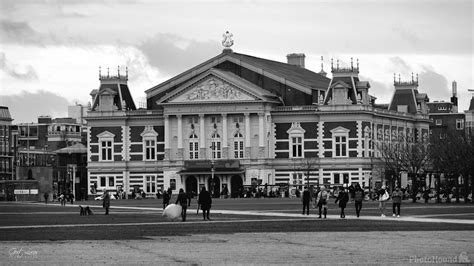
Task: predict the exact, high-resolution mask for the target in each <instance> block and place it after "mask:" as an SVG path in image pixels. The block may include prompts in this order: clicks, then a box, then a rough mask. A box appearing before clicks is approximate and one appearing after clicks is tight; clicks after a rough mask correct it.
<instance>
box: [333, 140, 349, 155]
mask: <svg viewBox="0 0 474 266" xmlns="http://www.w3.org/2000/svg"><path fill="white" fill-rule="evenodd" d="M334 148H335V153H334V154H335V156H334V157H347V138H346V137H345V136H336V137H335V144H334Z"/></svg>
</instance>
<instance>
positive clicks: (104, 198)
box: [102, 190, 110, 215]
mask: <svg viewBox="0 0 474 266" xmlns="http://www.w3.org/2000/svg"><path fill="white" fill-rule="evenodd" d="M102 207H104V208H105V215H109V208H110V195H109V192H108V191H107V190H106V191H105V192H104V195H103V196H102Z"/></svg>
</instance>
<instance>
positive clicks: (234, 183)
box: [230, 175, 244, 198]
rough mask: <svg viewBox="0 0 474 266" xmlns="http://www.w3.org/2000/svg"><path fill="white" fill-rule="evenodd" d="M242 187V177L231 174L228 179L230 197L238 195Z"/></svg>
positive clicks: (241, 191)
mask: <svg viewBox="0 0 474 266" xmlns="http://www.w3.org/2000/svg"><path fill="white" fill-rule="evenodd" d="M243 189H244V187H243V181H242V177H241V176H238V175H234V176H232V178H231V179H230V196H231V197H232V198H238V197H240V194H241V193H243Z"/></svg>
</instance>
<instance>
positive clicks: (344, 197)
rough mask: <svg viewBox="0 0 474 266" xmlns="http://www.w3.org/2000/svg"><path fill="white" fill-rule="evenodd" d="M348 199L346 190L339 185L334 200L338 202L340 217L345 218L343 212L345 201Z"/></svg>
mask: <svg viewBox="0 0 474 266" xmlns="http://www.w3.org/2000/svg"><path fill="white" fill-rule="evenodd" d="M348 201H349V193H348V192H347V190H346V188H344V187H341V190H340V191H339V194H338V195H337V198H336V202H335V203H338V202H339V208H341V218H346V214H345V213H344V209H345V208H346V206H347V202H348Z"/></svg>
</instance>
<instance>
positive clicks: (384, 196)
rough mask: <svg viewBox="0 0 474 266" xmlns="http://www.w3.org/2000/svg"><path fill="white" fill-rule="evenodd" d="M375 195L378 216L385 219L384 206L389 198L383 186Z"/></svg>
mask: <svg viewBox="0 0 474 266" xmlns="http://www.w3.org/2000/svg"><path fill="white" fill-rule="evenodd" d="M377 195H378V199H379V209H380V213H381V214H380V216H381V217H385V205H386V203H387V201H388V199H389V198H390V196H389V194H388V192H387V189H386V187H385V185H383V186H382V188H380V190H379V191H378V192H377Z"/></svg>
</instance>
